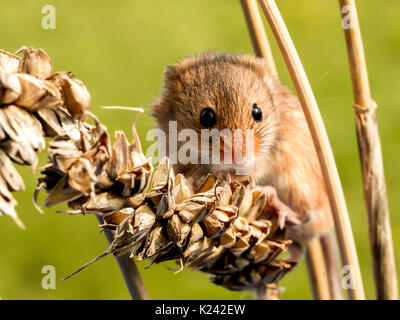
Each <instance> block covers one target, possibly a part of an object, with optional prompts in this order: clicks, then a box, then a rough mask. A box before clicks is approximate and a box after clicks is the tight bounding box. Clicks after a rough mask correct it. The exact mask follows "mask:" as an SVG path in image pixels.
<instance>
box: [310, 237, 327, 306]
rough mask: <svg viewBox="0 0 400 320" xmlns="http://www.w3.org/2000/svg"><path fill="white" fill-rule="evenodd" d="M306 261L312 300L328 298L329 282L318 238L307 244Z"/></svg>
mask: <svg viewBox="0 0 400 320" xmlns="http://www.w3.org/2000/svg"><path fill="white" fill-rule="evenodd" d="M306 261H307V269H308V273H309V277H310V282H311V289H312V294H313V297H314V300H329V299H330V291H329V283H328V278H327V272H326V266H325V262H324V255H323V254H322V249H321V243H320V241H319V239H313V240H312V241H310V242H309V243H308V244H307V251H306Z"/></svg>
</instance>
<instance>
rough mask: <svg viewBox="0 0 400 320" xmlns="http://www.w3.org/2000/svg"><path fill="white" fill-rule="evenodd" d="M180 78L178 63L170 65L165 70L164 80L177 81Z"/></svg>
mask: <svg viewBox="0 0 400 320" xmlns="http://www.w3.org/2000/svg"><path fill="white" fill-rule="evenodd" d="M177 78H178V68H177V67H176V65H173V66H168V67H166V68H165V70H164V80H166V81H175V80H177Z"/></svg>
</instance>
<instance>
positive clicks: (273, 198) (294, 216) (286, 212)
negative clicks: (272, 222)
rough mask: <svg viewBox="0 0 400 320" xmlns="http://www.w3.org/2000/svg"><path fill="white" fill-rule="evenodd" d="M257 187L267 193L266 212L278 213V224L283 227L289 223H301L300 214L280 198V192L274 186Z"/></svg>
mask: <svg viewBox="0 0 400 320" xmlns="http://www.w3.org/2000/svg"><path fill="white" fill-rule="evenodd" d="M256 189H257V190H258V191H259V192H260V193H264V194H265V195H266V199H267V203H266V205H265V208H264V213H266V214H273V215H276V217H277V219H278V225H279V227H280V228H281V229H283V228H284V227H285V226H287V225H289V226H290V225H297V224H300V223H301V220H300V215H299V214H298V213H297V212H295V211H293V210H292V209H291V208H290V207H289V206H288V205H286V204H285V203H283V202H282V201H281V200H280V199H279V197H278V193H277V192H276V189H275V188H274V187H271V186H257V187H256Z"/></svg>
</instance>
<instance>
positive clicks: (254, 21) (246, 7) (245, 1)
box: [240, 0, 278, 76]
mask: <svg viewBox="0 0 400 320" xmlns="http://www.w3.org/2000/svg"><path fill="white" fill-rule="evenodd" d="M240 3H241V5H242V9H243V13H244V16H245V18H246V23H247V27H248V29H249V33H250V38H251V42H252V44H253V49H254V52H255V54H256V55H257V56H258V57H261V58H263V59H264V60H265V62H266V64H267V66H268V68H269V69H270V71H271V73H272V74H273V75H274V76H278V71H277V70H276V66H275V62H274V57H273V55H272V51H271V47H270V45H269V42H268V38H267V34H266V32H265V28H264V24H263V22H262V19H261V15H260V11H259V10H258V6H257V0H240Z"/></svg>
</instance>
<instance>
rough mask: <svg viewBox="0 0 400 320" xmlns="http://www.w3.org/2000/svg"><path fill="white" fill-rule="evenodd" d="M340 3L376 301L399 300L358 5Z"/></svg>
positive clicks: (350, 1)
mask: <svg viewBox="0 0 400 320" xmlns="http://www.w3.org/2000/svg"><path fill="white" fill-rule="evenodd" d="M339 4H340V10H341V12H342V17H343V18H350V19H349V20H346V22H347V23H348V24H347V23H346V24H345V25H343V27H344V34H345V37H346V45H347V54H348V58H349V65H350V72H351V79H352V85H353V93H354V101H355V105H354V111H355V121H356V130H357V141H358V149H359V154H360V161H361V167H362V176H363V187H364V196H365V201H366V206H367V211H368V223H369V237H370V243H371V255H372V264H373V270H374V279H375V291H376V298H377V299H385V300H397V299H398V298H399V293H398V284H397V273H396V265H395V257H394V250H393V241H392V230H391V227H390V214H389V207H388V201H387V195H386V183H385V174H384V170H383V160H382V151H381V142H380V137H379V130H378V125H377V120H376V113H375V109H376V104H375V102H374V101H373V100H372V98H371V91H370V86H369V80H368V71H367V64H366V61H365V54H364V47H363V43H362V38H361V30H360V24H359V20H358V14H357V8H356V3H355V1H354V0H339ZM342 21H343V22H344V21H345V20H342Z"/></svg>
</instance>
